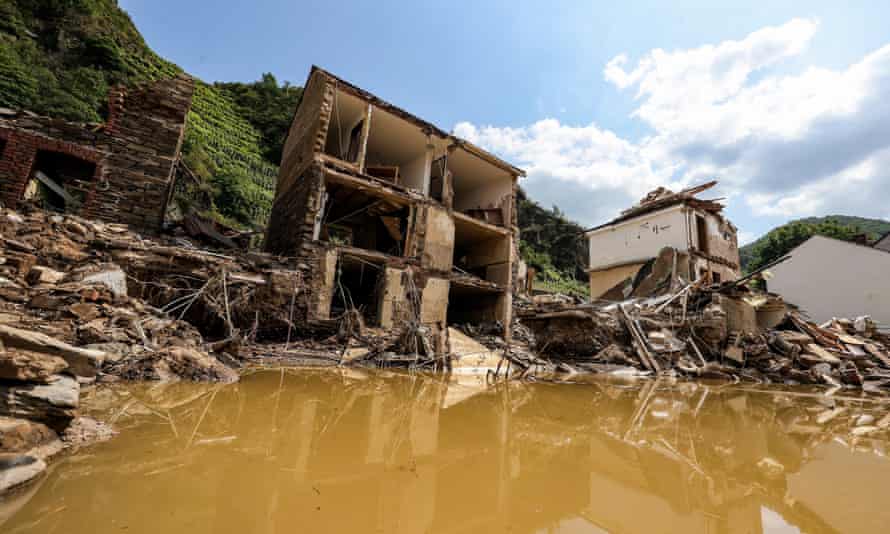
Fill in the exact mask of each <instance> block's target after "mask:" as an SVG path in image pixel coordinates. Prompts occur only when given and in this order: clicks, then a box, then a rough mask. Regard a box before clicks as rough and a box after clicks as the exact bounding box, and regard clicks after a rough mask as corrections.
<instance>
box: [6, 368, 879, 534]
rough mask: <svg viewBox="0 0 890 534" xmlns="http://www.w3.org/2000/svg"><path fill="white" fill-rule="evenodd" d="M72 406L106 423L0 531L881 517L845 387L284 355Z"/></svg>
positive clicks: (870, 528)
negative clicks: (826, 391) (315, 360)
mask: <svg viewBox="0 0 890 534" xmlns="http://www.w3.org/2000/svg"><path fill="white" fill-rule="evenodd" d="M464 378H467V377H460V380H463V379H464ZM472 378H480V377H472ZM83 410H84V411H85V412H86V413H87V414H88V415H91V416H94V417H96V418H100V419H109V420H111V419H113V420H114V421H115V424H116V425H117V426H118V427H119V428H120V429H121V430H122V432H121V435H120V436H119V437H118V438H116V439H115V440H114V441H112V442H110V443H108V444H105V445H103V446H101V447H99V448H94V449H91V450H89V451H84V452H82V453H78V454H75V455H73V456H71V457H70V459H69V460H68V461H65V462H60V463H59V464H58V465H57V466H56V468H55V470H54V471H53V472H52V473H51V474H50V476H49V477H48V478H47V479H46V482H45V483H44V484H43V485H42V486H39V487H38V488H37V490H36V491H35V492H34V493H33V494H31V495H24V496H23V497H22V498H21V500H17V501H16V502H17V504H18V506H19V508H18V510H17V512H16V513H15V514H14V515H12V516H11V517H10V518H9V519H8V520H7V521H6V522H5V523H2V527H0V528H2V529H3V530H4V531H7V530H8V531H10V532H20V533H29V532H54V531H59V532H62V531H64V532H67V533H70V534H81V533H82V532H83V533H85V532H88V531H89V530H87V529H90V528H93V529H95V521H96V520H97V518H98V517H99V516H98V515H97V514H101V520H102V521H104V522H105V524H113V525H115V526H116V527H117V526H120V527H122V526H129V528H128V530H133V529H136V528H137V526H138V528H139V529H143V530H148V531H154V532H168V531H175V530H176V529H177V527H179V528H181V525H183V524H189V525H191V526H190V529H191V531H192V532H195V533H196V534H203V533H204V532H208V533H209V532H232V533H235V532H249V531H253V530H256V525H263V526H264V527H265V530H266V531H267V532H291V531H293V525H294V524H297V523H298V524H299V525H300V526H301V529H302V530H306V531H311V532H371V531H379V530H382V531H385V532H454V531H469V532H529V533H531V532H540V531H545V532H579V531H580V532H588V531H593V532H601V531H603V530H606V531H619V532H658V531H664V530H667V531H682V532H702V533H704V532H740V531H741V532H755V533H759V532H796V531H800V532H853V533H859V532H875V531H881V530H882V525H884V524H886V522H887V521H890V516H888V510H887V508H886V506H885V505H884V504H883V500H884V497H883V496H884V495H886V492H887V488H888V480H890V463H888V461H887V458H886V456H885V455H886V453H887V444H888V439H890V428H888V427H887V426H886V424H885V425H884V426H883V427H881V426H880V425H878V422H879V421H880V420H881V419H882V418H883V417H885V415H886V411H887V410H886V404H884V403H881V402H875V401H874V400H873V399H869V398H868V397H865V396H860V394H859V393H858V392H850V393H849V395H847V396H845V397H844V398H829V397H825V396H824V395H821V394H819V392H818V391H813V390H812V389H809V388H801V387H798V388H793V389H782V388H772V389H769V390H765V388H760V387H759V386H756V385H750V384H749V385H727V384H723V385H709V384H703V383H696V382H684V381H679V380H675V379H668V378H662V379H660V380H651V381H641V382H637V383H618V382H615V383H609V382H606V381H604V380H602V379H600V378H595V377H590V379H589V381H588V383H587V386H586V387H565V386H562V385H557V384H551V383H543V382H527V381H511V382H497V383H489V384H486V382H485V380H484V379H483V380H479V381H477V382H475V383H470V382H465V381H458V379H456V377H453V376H452V377H446V376H441V375H430V374H421V373H413V374H409V373H405V372H390V371H378V370H374V369H357V368H337V369H326V370H308V371H307V370H299V371H297V370H290V369H285V370H274V371H262V372H257V373H253V374H249V375H248V376H245V377H244V378H243V379H242V380H241V381H240V382H238V383H234V384H226V385H220V384H207V383H203V384H196V383H187V382H179V383H139V384H123V383H121V384H114V385H112V386H110V387H108V388H102V389H96V390H91V391H89V392H87V393H86V394H85V397H84V399H83ZM825 414H834V415H833V417H830V418H827V420H826V416H825ZM820 421H821V422H820ZM869 427H879V430H870V429H869ZM233 480H237V482H238V483H237V484H234V485H233V484H232V481H233ZM220 488H225V491H221V490H220ZM319 508H320V509H319ZM159 509H160V510H163V513H157V510H159ZM641 511H645V513H642V512H641ZM53 529H55V530H53Z"/></svg>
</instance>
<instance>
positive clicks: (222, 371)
mask: <svg viewBox="0 0 890 534" xmlns="http://www.w3.org/2000/svg"><path fill="white" fill-rule="evenodd" d="M106 372H109V373H111V374H115V375H118V376H120V377H122V378H125V379H127V380H163V381H170V380H177V379H179V378H184V379H186V380H194V381H203V382H226V383H228V382H237V381H238V378H239V375H238V372H237V371H235V370H234V369H232V368H230V367H227V366H226V365H225V364H223V363H222V362H220V361H219V360H217V359H216V358H214V357H213V356H212V355H210V354H208V353H207V352H205V351H203V350H200V349H196V348H190V347H167V348H164V349H162V350H159V351H157V352H154V353H152V354H148V355H145V356H142V357H140V358H132V359H125V360H122V361H121V362H120V366H116V365H113V366H111V367H110V368H106Z"/></svg>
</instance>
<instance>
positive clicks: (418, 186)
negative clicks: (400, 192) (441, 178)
mask: <svg viewBox="0 0 890 534" xmlns="http://www.w3.org/2000/svg"><path fill="white" fill-rule="evenodd" d="M429 169H430V154H429V151H426V150H425V151H424V152H423V153H422V154H418V156H417V157H416V158H414V159H413V160H410V161H408V162H406V163H405V164H404V165H402V166H400V169H399V175H400V177H401V183H402V185H404V186H406V187H410V188H411V189H414V190H415V191H419V192H421V193H423V194H424V195H426V194H429V174H430V173H429Z"/></svg>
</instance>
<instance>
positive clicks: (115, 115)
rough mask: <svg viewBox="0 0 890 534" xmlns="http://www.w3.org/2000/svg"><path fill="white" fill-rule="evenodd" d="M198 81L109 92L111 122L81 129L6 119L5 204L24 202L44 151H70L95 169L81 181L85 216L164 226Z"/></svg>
mask: <svg viewBox="0 0 890 534" xmlns="http://www.w3.org/2000/svg"><path fill="white" fill-rule="evenodd" d="M193 92H194V83H193V82H192V80H191V79H190V78H188V77H187V76H184V75H183V76H179V77H176V78H173V79H170V80H163V81H160V82H154V83H151V84H147V85H144V86H139V87H134V88H130V89H123V88H119V87H116V88H114V89H112V91H111V93H110V95H109V105H110V109H109V123H108V124H106V125H104V126H103V125H96V124H81V123H73V122H67V121H63V120H59V119H53V118H49V117H41V116H37V115H34V114H32V113H28V112H14V113H12V114H8V113H7V114H4V115H0V138H2V139H4V140H5V143H4V146H3V151H2V154H0V200H2V202H3V203H4V204H5V205H7V206H14V205H16V204H17V203H18V202H19V201H21V199H22V196H23V194H24V192H25V187H26V186H27V182H28V180H29V179H30V177H31V173H32V171H33V170H34V169H33V167H34V161H35V158H36V156H37V154H38V152H39V151H49V152H56V153H61V154H66V155H68V156H72V157H75V158H78V159H81V160H84V161H87V162H89V163H92V164H94V165H95V172H94V175H93V179H92V180H91V183H88V184H85V183H81V184H80V185H79V187H80V188H81V192H82V193H84V197H85V200H84V203H83V204H82V206H81V208H80V214H81V215H84V216H87V217H94V218H99V219H105V220H109V221H114V222H121V223H125V224H129V225H131V226H133V227H134V228H138V229H140V230H148V231H153V230H157V229H159V228H160V226H161V223H162V222H163V217H164V212H165V210H166V205H167V201H168V199H169V194H170V191H171V190H172V185H173V184H172V182H173V171H174V167H175V162H176V160H177V158H178V156H179V150H180V148H181V145H182V138H183V134H184V131H185V122H186V116H187V114H188V111H189V108H190V107H191V98H192V94H193Z"/></svg>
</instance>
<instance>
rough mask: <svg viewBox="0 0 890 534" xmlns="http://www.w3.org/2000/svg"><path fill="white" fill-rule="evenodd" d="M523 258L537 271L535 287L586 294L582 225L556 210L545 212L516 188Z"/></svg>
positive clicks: (585, 252) (587, 292) (585, 258)
mask: <svg viewBox="0 0 890 534" xmlns="http://www.w3.org/2000/svg"><path fill="white" fill-rule="evenodd" d="M516 208H517V211H518V215H519V232H520V237H521V240H520V242H519V250H520V253H521V254H522V258H523V259H524V260H525V261H526V262H528V264H529V265H530V266H532V267H534V268H535V269H537V270H538V276H537V279H536V283H535V287H536V288H538V289H543V290H549V291H559V292H562V293H570V294H575V295H588V294H589V293H590V289H589V287H588V285H587V272H586V269H587V242H586V241H585V240H584V239H582V235H581V232H582V231H583V230H584V229H583V228H582V227H581V225H579V224H578V223H575V222H573V221H570V220H569V219H568V218H567V217H566V216H565V214H563V213H562V212H561V211H559V208H558V207H556V206H553V209H551V210H547V209H544V208H543V207H541V206H540V205H539V204H538V203H537V202H535V201H533V200H531V199H530V198H528V196H527V195H526V193H525V191H523V190H522V189H519V194H518V195H517V199H516Z"/></svg>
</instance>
